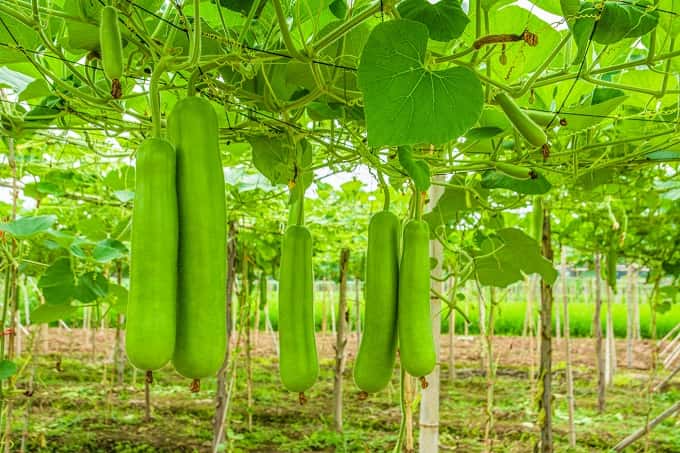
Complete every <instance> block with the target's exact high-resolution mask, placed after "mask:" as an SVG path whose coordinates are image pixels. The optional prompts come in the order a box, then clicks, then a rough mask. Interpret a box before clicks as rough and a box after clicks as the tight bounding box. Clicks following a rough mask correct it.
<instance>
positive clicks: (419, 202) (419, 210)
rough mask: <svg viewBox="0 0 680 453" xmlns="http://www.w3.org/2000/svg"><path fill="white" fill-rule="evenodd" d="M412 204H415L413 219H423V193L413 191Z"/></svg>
mask: <svg viewBox="0 0 680 453" xmlns="http://www.w3.org/2000/svg"><path fill="white" fill-rule="evenodd" d="M413 198H414V200H413V202H414V203H415V212H414V214H413V218H414V219H416V220H420V219H422V217H423V201H424V200H425V192H419V191H418V189H415V188H414V189H413Z"/></svg>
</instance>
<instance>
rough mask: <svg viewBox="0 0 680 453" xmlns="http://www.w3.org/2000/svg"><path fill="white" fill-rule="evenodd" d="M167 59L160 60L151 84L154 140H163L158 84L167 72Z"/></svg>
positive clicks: (152, 75) (152, 74)
mask: <svg viewBox="0 0 680 453" xmlns="http://www.w3.org/2000/svg"><path fill="white" fill-rule="evenodd" d="M166 66H167V58H166V57H163V58H161V59H160V61H159V62H158V64H157V65H156V67H155V68H154V70H153V72H152V73H151V82H150V83H149V104H150V105H151V132H152V136H153V137H154V138H161V96H160V93H159V92H158V83H159V81H160V78H161V75H162V74H163V73H164V72H165V68H166Z"/></svg>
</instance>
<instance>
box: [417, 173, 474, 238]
mask: <svg viewBox="0 0 680 453" xmlns="http://www.w3.org/2000/svg"><path fill="white" fill-rule="evenodd" d="M464 184H465V181H464V180H463V179H462V178H459V177H453V178H451V180H450V181H449V185H448V186H446V188H445V189H444V193H443V194H442V196H441V197H439V200H438V201H437V204H436V205H435V206H434V207H433V208H432V211H430V212H428V213H426V214H424V215H423V220H425V221H426V222H427V223H428V224H429V226H430V231H431V232H434V231H435V230H436V229H437V228H438V227H439V226H440V225H448V224H449V223H451V222H453V221H454V220H457V216H458V213H459V212H460V211H467V210H473V209H478V208H479V207H480V206H481V204H480V202H479V199H478V198H477V197H476V195H474V194H473V192H471V191H469V190H466V189H464ZM475 189H476V190H477V193H479V195H480V196H482V197H485V198H486V195H487V191H486V190H484V189H480V188H475Z"/></svg>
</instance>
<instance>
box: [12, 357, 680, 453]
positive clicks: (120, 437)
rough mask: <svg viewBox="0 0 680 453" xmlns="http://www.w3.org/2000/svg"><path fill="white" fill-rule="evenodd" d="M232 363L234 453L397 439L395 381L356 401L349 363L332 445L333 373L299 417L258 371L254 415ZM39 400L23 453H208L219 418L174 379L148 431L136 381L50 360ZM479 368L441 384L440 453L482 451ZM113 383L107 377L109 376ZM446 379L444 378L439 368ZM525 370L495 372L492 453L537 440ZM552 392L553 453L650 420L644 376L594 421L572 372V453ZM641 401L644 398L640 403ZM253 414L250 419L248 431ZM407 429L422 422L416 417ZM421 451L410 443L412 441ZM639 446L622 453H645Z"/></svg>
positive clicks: (666, 436)
mask: <svg viewBox="0 0 680 453" xmlns="http://www.w3.org/2000/svg"><path fill="white" fill-rule="evenodd" d="M234 358H236V360H238V368H237V374H236V381H235V385H234V394H233V400H232V412H231V415H230V423H229V429H228V431H227V434H228V436H227V444H226V445H224V450H223V451H230V452H250V451H258V452H265V451H266V452H271V453H276V452H292V453H295V452H300V453H302V452H311V451H322V452H365V451H369V452H386V451H391V449H392V448H393V446H394V444H395V442H396V435H397V432H398V429H399V420H400V413H399V383H398V372H397V370H395V373H394V375H393V380H392V383H391V384H390V385H389V386H388V388H387V389H385V390H383V391H381V392H379V393H377V394H374V395H371V396H370V397H369V398H368V399H367V400H360V399H359V398H358V390H357V389H356V387H355V386H354V384H353V382H352V369H351V367H352V366H353V363H352V362H349V363H348V364H347V370H346V373H345V375H344V380H343V386H344V389H345V390H344V392H345V394H344V432H343V433H342V434H339V433H336V432H335V431H334V429H333V419H332V389H333V362H332V361H330V360H322V361H321V373H320V377H319V380H318V382H317V383H316V384H315V385H314V386H313V387H312V388H311V389H310V390H309V391H308V392H306V395H307V398H308V403H307V404H306V405H304V406H300V405H299V404H298V402H297V395H296V394H294V393H291V392H287V391H286V390H285V389H283V388H282V386H281V384H280V382H279V377H278V365H277V360H276V359H275V358H273V357H255V358H254V360H253V405H252V407H251V408H250V409H249V408H248V407H247V399H246V378H245V376H246V375H245V366H244V363H243V360H244V358H243V355H233V356H232V360H233V359H234ZM37 360H38V363H37V367H36V379H35V382H36V389H35V393H34V394H33V396H32V397H31V398H30V399H29V398H27V397H25V396H23V395H22V394H21V391H20V390H19V391H18V392H17V394H16V396H14V397H13V400H14V410H13V414H14V416H13V440H14V441H18V440H19V437H20V436H21V433H22V431H23V430H24V428H25V422H26V418H25V417H26V409H27V406H26V404H27V402H28V401H29V400H30V401H31V402H32V406H31V415H30V424H29V428H28V438H27V451H31V452H39V453H43V452H45V453H46V452H83V453H85V452H100V453H105V452H120V453H147V452H168V453H169V452H186V453H189V452H192V453H193V452H203V451H209V444H210V439H211V436H212V432H211V427H212V417H213V414H214V408H215V405H214V396H215V380H214V379H206V380H204V381H203V382H202V385H201V387H202V388H201V392H200V393H198V394H192V393H190V392H189V389H188V387H189V385H188V384H189V382H188V380H186V379H183V378H181V377H180V376H179V375H177V374H176V373H175V372H174V371H173V370H172V368H171V367H166V368H164V369H162V370H160V371H158V372H155V373H154V375H155V382H154V384H153V386H152V405H153V420H152V421H150V422H146V421H144V419H143V404H144V403H143V402H144V396H143V383H142V376H141V373H140V374H138V376H137V377H138V380H137V384H136V385H134V386H133V385H131V372H130V369H129V367H128V368H127V371H126V375H125V385H124V386H122V387H117V388H116V387H113V386H111V384H110V381H109V382H103V381H102V376H103V371H104V365H102V364H91V363H89V362H87V361H81V360H79V359H77V358H69V359H68V360H64V362H63V363H62V366H63V371H62V372H57V371H56V370H55V368H54V360H55V357H54V356H51V357H49V356H48V357H45V356H42V357H38V358H37ZM478 366H479V365H478V363H477V362H475V363H464V362H459V363H458V377H457V378H456V380H454V381H448V380H446V379H444V380H443V381H442V386H441V404H440V408H441V415H440V420H441V424H440V441H441V443H442V444H443V445H445V446H447V447H448V448H447V449H455V450H456V451H465V452H479V451H481V445H482V440H483V437H484V422H485V417H486V415H485V411H484V408H485V404H486V392H487V380H486V378H485V377H484V376H483V375H482V374H481V373H480V372H479V370H478ZM108 370H109V376H110V371H111V369H110V365H108ZM441 375H442V376H447V375H448V370H447V368H446V364H443V369H442V373H441ZM526 377H527V370H526V369H522V368H515V367H502V366H501V367H499V369H498V377H497V381H496V385H495V405H494V414H495V418H496V423H495V428H494V444H493V451H498V452H508V453H509V452H519V451H522V452H524V451H531V449H532V445H533V443H534V442H535V439H536V428H535V423H536V414H535V411H534V408H533V407H532V405H531V404H530V401H531V399H532V395H531V387H530V383H529V381H528V380H527V378H526ZM553 386H554V387H553V389H554V395H555V399H554V437H555V451H562V452H566V451H569V452H571V453H586V452H594V451H607V450H608V448H610V447H611V446H612V445H613V444H615V443H616V442H617V441H618V440H620V439H622V438H624V437H625V436H626V435H628V434H629V433H630V432H632V431H633V430H634V429H636V428H637V427H639V426H642V425H643V423H644V419H645V416H646V414H647V410H648V405H647V399H646V397H644V395H646V393H645V392H646V388H647V383H646V374H640V373H639V372H631V373H627V372H625V371H620V372H619V374H618V375H617V378H616V380H615V382H614V384H613V385H612V386H610V387H609V388H608V390H607V409H606V412H605V413H604V414H602V415H599V414H597V394H596V389H595V377H594V371H593V370H590V369H587V368H581V367H577V368H576V369H575V389H576V392H575V396H576V414H575V415H576V416H575V420H576V432H577V442H578V443H577V447H576V448H575V449H569V448H568V447H567V439H566V432H567V431H566V423H567V419H566V413H567V408H566V401H565V397H564V393H565V382H564V374H563V373H560V372H559V371H558V370H556V372H555V375H554V378H553ZM641 395H642V396H643V397H641ZM677 398H680V389H678V387H677V386H672V387H670V388H669V389H668V391H667V392H665V393H662V394H655V395H653V396H652V399H651V403H652V405H653V408H652V410H651V413H652V416H654V415H656V414H658V413H659V412H661V411H662V410H663V409H665V408H666V407H668V406H669V405H670V404H672V402H673V401H675V400H676V399H677ZM248 413H251V414H252V416H253V426H252V429H249V428H248V425H247V417H248ZM414 420H415V421H416V425H417V420H418V407H417V405H416V406H415V410H414ZM675 423H676V422H674V421H673V420H672V419H669V420H667V421H665V422H664V423H662V424H660V425H659V426H657V427H656V428H655V429H654V430H653V431H652V433H651V434H650V438H649V440H650V445H649V447H650V451H654V452H659V453H670V452H675V451H678V450H677V448H678V447H679V446H680V430H678V429H677V426H676V425H675ZM415 438H416V441H417V431H416V436H415ZM643 448H644V441H640V442H638V443H637V444H635V445H634V447H633V448H632V449H630V450H627V451H636V452H637V451H642V450H643Z"/></svg>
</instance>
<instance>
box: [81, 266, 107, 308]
mask: <svg viewBox="0 0 680 453" xmlns="http://www.w3.org/2000/svg"><path fill="white" fill-rule="evenodd" d="M108 289H109V281H108V280H107V279H106V277H104V275H103V274H101V273H100V272H87V273H85V274H83V275H81V276H80V278H79V279H78V286H77V287H76V291H75V294H74V297H75V298H76V299H78V300H79V301H80V302H83V303H88V302H92V301H95V300H97V299H99V298H100V297H104V296H106V294H107V293H108Z"/></svg>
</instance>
